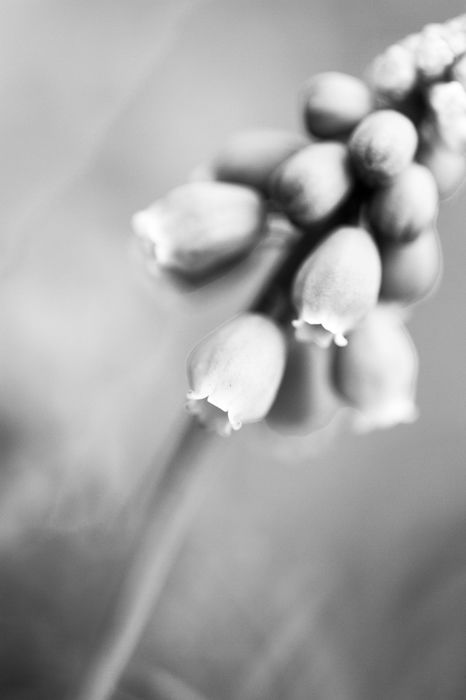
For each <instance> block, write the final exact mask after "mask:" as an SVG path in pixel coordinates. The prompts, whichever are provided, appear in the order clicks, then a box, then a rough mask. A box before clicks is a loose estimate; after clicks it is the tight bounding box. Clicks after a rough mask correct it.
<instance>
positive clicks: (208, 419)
mask: <svg viewBox="0 0 466 700" xmlns="http://www.w3.org/2000/svg"><path fill="white" fill-rule="evenodd" d="M218 401H219V399H218V397H216V396H204V395H201V394H200V393H199V392H195V391H192V390H190V391H188V393H187V394H186V410H187V411H188V413H190V414H191V415H192V416H196V418H197V419H198V421H199V422H200V423H201V424H202V425H203V426H204V427H206V428H209V429H210V430H212V431H213V432H215V433H217V434H218V435H221V436H222V437H229V436H230V435H231V433H232V432H233V431H237V430H240V428H242V426H243V423H242V421H241V420H239V419H238V418H237V417H236V416H235V415H234V414H233V412H232V411H231V410H230V411H228V410H227V408H226V404H224V403H223V402H221V403H222V404H223V405H222V406H219V404H218Z"/></svg>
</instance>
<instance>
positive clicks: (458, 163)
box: [418, 134, 466, 199]
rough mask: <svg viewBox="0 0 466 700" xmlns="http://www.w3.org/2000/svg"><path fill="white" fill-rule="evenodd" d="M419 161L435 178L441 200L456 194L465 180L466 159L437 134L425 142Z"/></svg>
mask: <svg viewBox="0 0 466 700" xmlns="http://www.w3.org/2000/svg"><path fill="white" fill-rule="evenodd" d="M418 159H419V162H420V163H423V164H424V165H425V166H426V167H427V168H429V170H430V171H431V173H432V175H433V176H434V179H435V182H436V183H437V188H438V191H439V195H440V198H441V199H445V198H447V197H450V196H451V195H452V194H454V193H455V192H456V190H457V189H458V187H460V186H461V183H462V182H463V181H464V179H465V176H466V161H465V158H464V157H463V155H462V154H461V153H459V152H458V151H457V150H453V149H451V148H449V147H448V146H446V145H445V144H444V143H443V142H442V141H441V140H440V139H439V138H438V136H437V135H436V134H435V135H434V136H433V138H431V139H429V140H426V141H424V143H423V144H422V146H421V149H420V151H419V154H418Z"/></svg>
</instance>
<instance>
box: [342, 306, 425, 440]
mask: <svg viewBox="0 0 466 700" xmlns="http://www.w3.org/2000/svg"><path fill="white" fill-rule="evenodd" d="M417 374H418V357H417V353H416V349H415V347H414V344H413V342H412V340H411V337H410V335H409V333H408V331H407V330H406V328H405V327H404V325H403V323H402V322H401V320H400V319H399V317H398V316H397V315H396V314H395V313H394V312H393V311H391V310H390V309H387V308H384V307H382V306H378V307H377V308H376V309H374V310H373V311H372V312H371V313H370V314H368V316H367V317H366V318H365V320H364V321H363V322H362V323H361V324H360V325H359V326H358V327H357V328H356V329H355V330H354V331H353V332H352V333H351V339H350V342H349V343H348V347H346V348H337V350H336V352H335V359H334V367H333V377H334V385H335V388H336V390H337V391H338V393H339V394H340V395H341V396H342V398H343V399H345V400H346V401H347V402H348V404H349V405H350V406H352V407H353V408H356V409H357V410H358V412H359V413H358V415H357V418H356V420H355V427H356V428H359V429H361V430H371V429H373V428H384V427H390V426H393V425H397V424H398V423H411V422H412V421H414V420H416V418H417V415H418V410H417V408H416V404H415V392H416V381H417Z"/></svg>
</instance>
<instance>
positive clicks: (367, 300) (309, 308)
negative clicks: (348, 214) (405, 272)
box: [293, 226, 381, 347]
mask: <svg viewBox="0 0 466 700" xmlns="http://www.w3.org/2000/svg"><path fill="white" fill-rule="evenodd" d="M380 280H381V264H380V257H379V253H378V250H377V247H376V245H375V243H374V241H373V239H372V237H371V236H370V234H369V233H368V232H367V231H365V230H364V229H362V228H357V227H351V226H343V227H341V228H338V229H336V230H335V231H333V232H332V233H330V235H329V236H328V237H327V238H326V239H324V240H323V241H322V242H321V243H320V244H319V245H318V246H317V248H316V249H315V250H314V251H313V252H312V253H311V255H310V256H309V257H308V258H307V260H305V262H304V263H303V265H302V267H301V268H300V270H299V272H298V274H297V276H296V280H295V283H294V288H293V298H294V303H295V306H296V308H297V311H298V318H297V319H296V320H295V321H293V326H294V327H295V329H296V337H297V339H298V340H302V341H304V342H306V341H313V342H316V343H317V344H318V345H321V346H322V347H328V346H329V345H330V344H331V342H332V340H333V341H334V342H335V344H336V345H346V343H347V340H346V337H345V335H346V333H347V332H348V331H350V330H351V329H352V328H354V327H355V326H356V325H357V324H358V323H359V322H360V321H361V319H363V318H364V316H365V315H366V314H367V313H368V311H369V310H370V309H371V308H372V307H373V306H375V304H376V303H377V297H378V294H379V288H380Z"/></svg>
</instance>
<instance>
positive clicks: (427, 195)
mask: <svg viewBox="0 0 466 700" xmlns="http://www.w3.org/2000/svg"><path fill="white" fill-rule="evenodd" d="M437 211H438V192H437V185H436V182H435V179H434V177H433V175H432V173H431V172H430V170H428V168H426V167H425V166H423V165H419V164H418V163H411V164H410V165H409V166H408V167H407V168H406V170H403V172H402V173H400V175H398V176H397V177H396V178H394V179H393V180H392V181H391V182H390V183H389V184H388V185H387V186H385V187H381V188H380V189H377V190H375V191H374V192H373V194H372V197H371V199H370V202H369V207H368V211H367V216H368V221H369V224H370V226H371V229H372V230H373V231H374V233H375V234H376V235H377V236H378V237H379V238H381V239H385V240H388V241H389V240H391V241H409V240H413V239H414V238H417V236H419V235H420V234H421V233H422V231H424V230H425V229H426V228H428V227H429V226H432V224H433V223H434V221H435V218H436V216H437Z"/></svg>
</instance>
